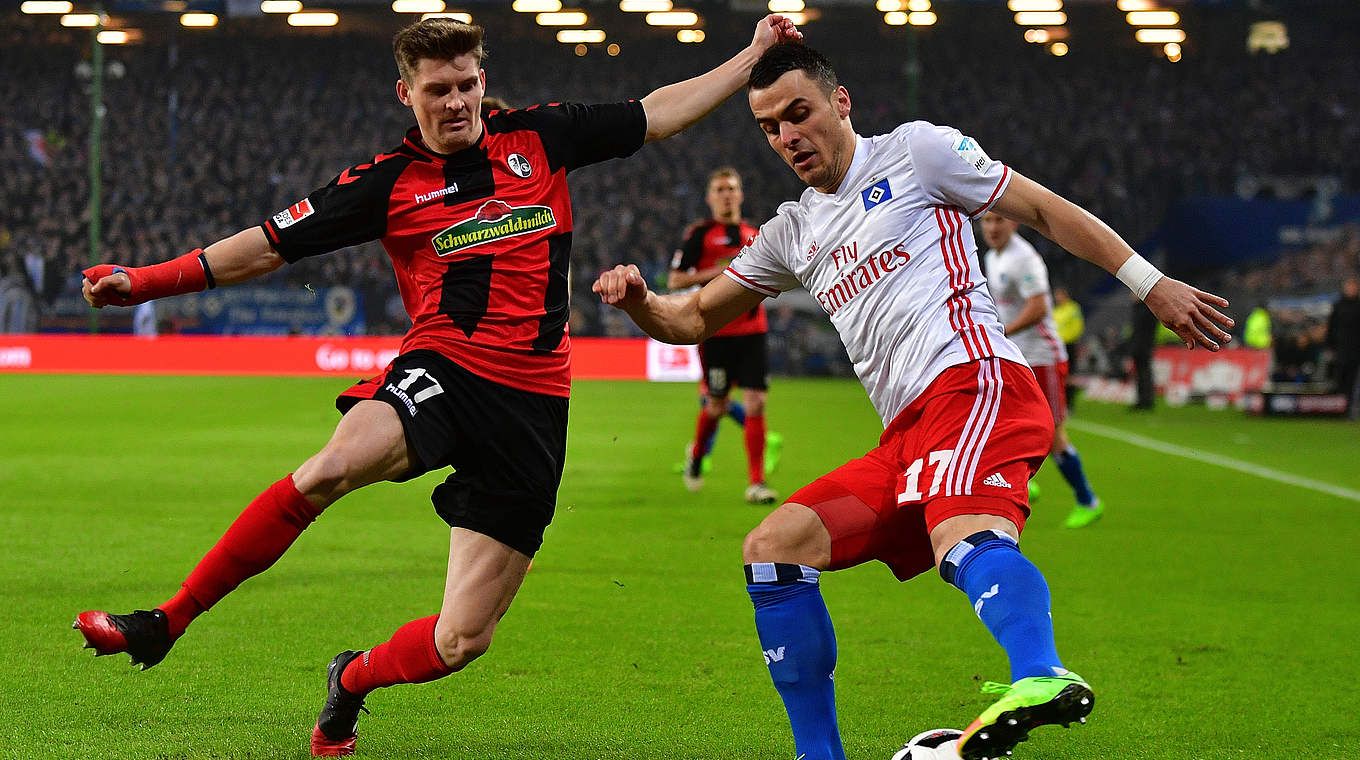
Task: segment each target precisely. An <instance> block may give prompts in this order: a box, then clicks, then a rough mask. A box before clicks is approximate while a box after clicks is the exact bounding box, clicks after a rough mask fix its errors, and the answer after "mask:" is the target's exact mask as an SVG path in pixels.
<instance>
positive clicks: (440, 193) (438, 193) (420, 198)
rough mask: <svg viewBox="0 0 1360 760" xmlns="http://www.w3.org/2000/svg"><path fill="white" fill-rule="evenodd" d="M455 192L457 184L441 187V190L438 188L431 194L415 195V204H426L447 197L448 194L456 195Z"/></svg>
mask: <svg viewBox="0 0 1360 760" xmlns="http://www.w3.org/2000/svg"><path fill="white" fill-rule="evenodd" d="M456 192H458V183H457V182H455V183H453V184H452V185H449V186H448V187H441V188H439V189H438V190H434V191H432V192H428V193H416V203H426V202H428V201H432V200H434V199H435V198H443V197H444V196H446V195H448V194H449V193H456Z"/></svg>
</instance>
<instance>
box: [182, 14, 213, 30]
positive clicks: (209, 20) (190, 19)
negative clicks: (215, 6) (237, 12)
mask: <svg viewBox="0 0 1360 760" xmlns="http://www.w3.org/2000/svg"><path fill="white" fill-rule="evenodd" d="M179 25H180V26H187V27H191V28H195V29H203V28H206V27H210V26H217V16H216V14H212V13H184V14H181V15H180V17H179Z"/></svg>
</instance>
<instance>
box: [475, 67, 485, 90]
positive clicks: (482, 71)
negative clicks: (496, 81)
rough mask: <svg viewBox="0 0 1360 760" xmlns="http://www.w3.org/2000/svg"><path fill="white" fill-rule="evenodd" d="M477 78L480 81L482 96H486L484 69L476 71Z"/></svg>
mask: <svg viewBox="0 0 1360 760" xmlns="http://www.w3.org/2000/svg"><path fill="white" fill-rule="evenodd" d="M477 76H478V77H480V78H481V80H482V94H483V95H485V94H486V69H477Z"/></svg>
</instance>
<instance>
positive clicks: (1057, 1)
mask: <svg viewBox="0 0 1360 760" xmlns="http://www.w3.org/2000/svg"><path fill="white" fill-rule="evenodd" d="M1006 7H1007V8H1009V9H1010V10H1012V11H1015V12H1016V13H1020V12H1022V11H1060V10H1062V7H1063V5H1062V0H1010V1H1009V2H1007V3H1006Z"/></svg>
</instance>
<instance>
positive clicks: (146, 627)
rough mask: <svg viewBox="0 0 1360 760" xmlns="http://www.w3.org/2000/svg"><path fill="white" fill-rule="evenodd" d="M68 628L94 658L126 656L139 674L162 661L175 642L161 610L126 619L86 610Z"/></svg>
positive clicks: (145, 612)
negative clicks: (122, 653) (107, 655)
mask: <svg viewBox="0 0 1360 760" xmlns="http://www.w3.org/2000/svg"><path fill="white" fill-rule="evenodd" d="M71 627H72V628H74V629H76V630H77V631H80V633H81V634H82V635H83V636H84V637H85V648H86V649H93V650H94V653H95V655H96V656H102V655H106V654H117V653H118V652H127V653H128V656H129V657H131V658H132V663H133V664H134V665H141V666H142V670H146V669H147V668H149V667H151V666H153V665H155V664H156V663H158V662H160V661H161V660H164V659H165V655H166V653H168V652H169V651H170V647H172V646H174V643H175V641H174V639H172V638H170V620H169V618H167V617H166V616H165V613H164V612H161V611H160V610H151V611H150V612H148V611H147V610H137V611H135V612H133V613H132V614H129V615H114V614H111V613H108V612H99V611H98V610H89V611H86V612H82V613H80V614H79V615H77V616H76V621H75V622H74V623H72V624H71Z"/></svg>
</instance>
